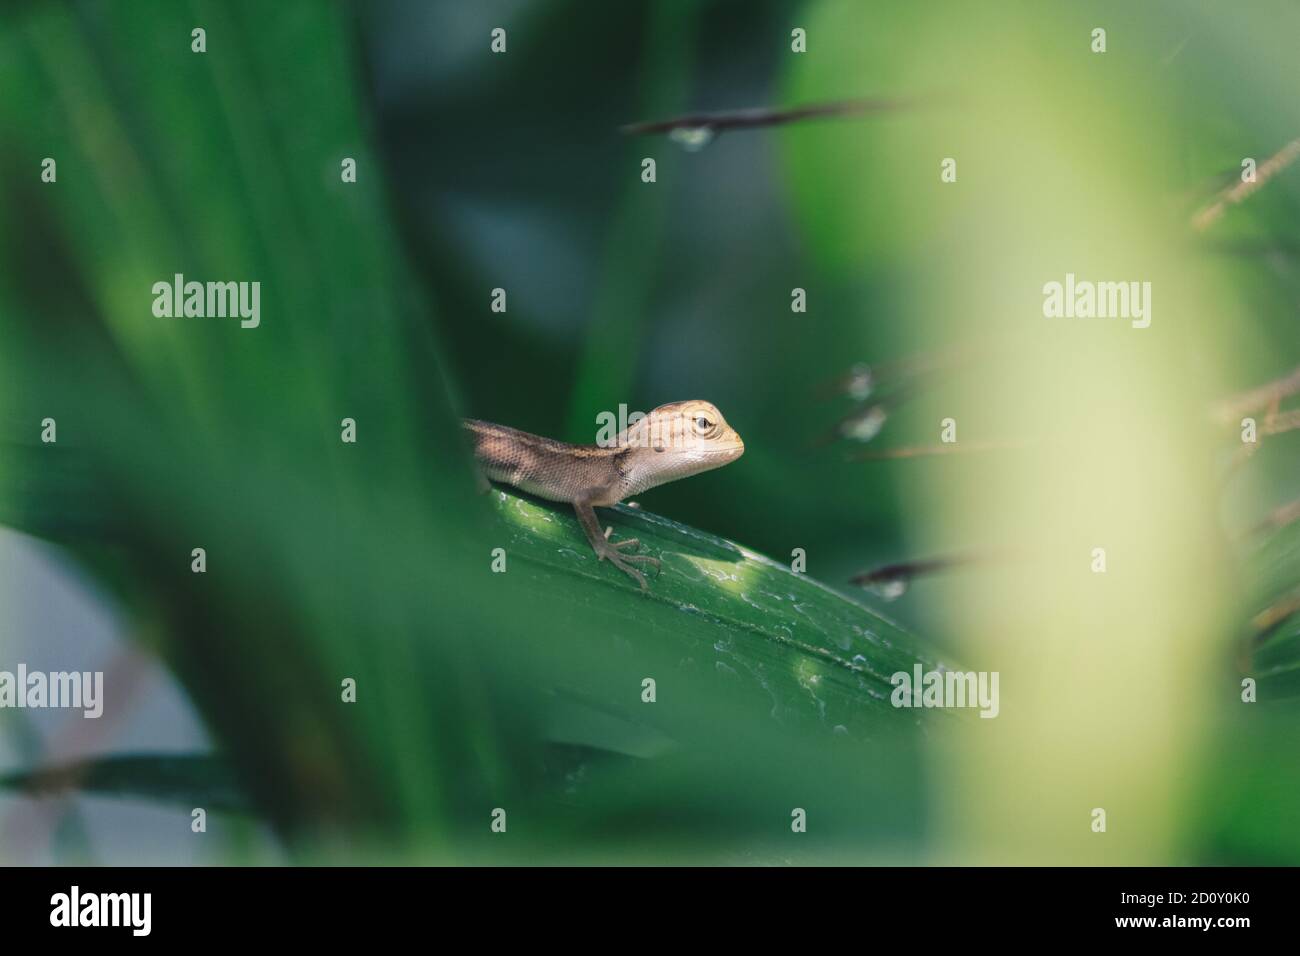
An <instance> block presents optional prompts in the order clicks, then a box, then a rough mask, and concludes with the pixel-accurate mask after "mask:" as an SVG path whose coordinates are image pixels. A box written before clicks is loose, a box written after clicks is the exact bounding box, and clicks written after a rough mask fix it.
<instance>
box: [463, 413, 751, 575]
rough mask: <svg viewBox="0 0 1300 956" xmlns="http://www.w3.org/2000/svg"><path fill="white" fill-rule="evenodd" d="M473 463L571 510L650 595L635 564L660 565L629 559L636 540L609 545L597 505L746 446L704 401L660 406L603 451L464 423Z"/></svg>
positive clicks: (720, 460)
mask: <svg viewBox="0 0 1300 956" xmlns="http://www.w3.org/2000/svg"><path fill="white" fill-rule="evenodd" d="M464 424H465V429H466V430H467V431H468V432H469V433H470V435H471V437H472V439H473V443H474V457H475V459H476V460H477V461H478V463H479V465H480V467H482V469H483V471H484V473H485V474H486V475H487V477H488V478H489V479H491V480H492V481H496V482H500V483H502V484H507V485H511V486H513V487H515V488H518V489H520V490H521V491H526V492H528V493H529V494H532V495H536V496H537V497H539V498H545V499H547V500H548V501H562V502H567V503H568V504H571V505H573V510H574V511H575V512H576V513H577V515H578V522H579V524H581V525H582V529H583V531H584V532H585V533H586V535H587V540H588V541H590V542H591V546H592V548H593V549H594V550H595V552H596V557H597V559H598V560H601V561H604V560H608V561H609V562H610V564H612V565H614V566H615V567H616V568H618V569H619V570H620V571H623V572H624V573H626V574H628V575H629V576H630V577H632V579H633V580H635V581H636V582H637V583H638V584H639V585H641V589H642V590H646V581H645V577H644V576H643V575H642V574H641V572H640V571H638V570H637V569H636V568H634V567H632V565H631V563H632V562H639V563H644V564H653V565H654V566H655V567H658V566H659V561H658V559H656V558H652V557H649V556H646V555H636V554H624V553H623V549H627V548H635V547H636V546H637V544H638V542H637V539H635V538H630V539H628V540H626V541H617V542H615V541H611V540H609V535H610V532H611V531H612V530H613V529H612V528H611V529H608V530H606V531H605V532H604V533H603V534H602V533H601V530H600V522H599V521H598V520H597V518H596V512H595V510H594V508H595V507H596V506H605V507H608V506H610V505H616V504H618V503H619V502H620V501H623V500H624V499H626V498H629V497H631V496H632V495H637V494H640V493H641V492H643V491H647V490H649V489H650V488H655V487H657V486H659V485H662V484H666V483H667V482H670V481H676V480H677V479H679V478H686V477H689V476H690V475H697V474H699V473H700V472H703V471H710V470H712V469H714V468H721V467H722V466H723V465H725V464H727V463H729V462H732V461H735V460H736V459H737V458H739V457H740V456H741V455H742V454H743V453H744V451H745V443H744V442H743V441H741V439H740V436H739V435H737V434H736V432H735V430H734V429H733V428H731V426H729V425H728V424H727V423H726V421H725V420H724V419H723V417H722V413H721V412H719V411H718V410H717V408H715V407H714V406H713V405H711V404H709V403H708V402H703V401H688V402H673V403H672V404H669V405H661V406H659V407H658V408H656V409H655V410H654V411H652V412H651V413H650V414H648V415H646V416H645V417H644V418H641V419H640V420H638V421H637V422H635V423H633V424H631V425H629V426H628V427H627V428H626V429H625V430H624V431H622V432H620V433H619V434H618V436H617V437H616V438H615V440H614V441H613V442H611V443H610V444H609V445H608V446H605V445H571V444H569V443H567V442H562V441H555V440H554V439H551V438H543V437H541V436H540V435H532V434H529V433H528V432H524V431H519V430H518V429H515V428H507V427H506V426H504V425H494V424H492V423H490V422H482V421H478V420H476V419H472V418H470V419H466V420H465V423H464Z"/></svg>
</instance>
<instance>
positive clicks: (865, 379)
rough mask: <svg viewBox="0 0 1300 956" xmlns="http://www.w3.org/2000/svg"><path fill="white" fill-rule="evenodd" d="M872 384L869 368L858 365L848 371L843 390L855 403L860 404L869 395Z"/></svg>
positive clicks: (868, 366)
mask: <svg viewBox="0 0 1300 956" xmlns="http://www.w3.org/2000/svg"><path fill="white" fill-rule="evenodd" d="M872 384H873V382H872V375H871V366H870V365H863V364H861V363H859V364H857V365H855V366H853V368H851V369H849V377H848V381H847V382H846V383H845V387H844V390H845V391H846V392H848V393H849V397H850V398H852V399H853V400H854V401H855V402H862V401H865V400H866V399H867V396H869V395H870V394H871V388H872Z"/></svg>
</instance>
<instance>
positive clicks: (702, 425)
mask: <svg viewBox="0 0 1300 956" xmlns="http://www.w3.org/2000/svg"><path fill="white" fill-rule="evenodd" d="M712 427H713V422H711V421H709V420H708V419H707V418H705V417H704V416H703V415H701V416H700V417H699V418H697V419H695V430H696V431H700V432H707V431H708V430H709V429H710V428H712Z"/></svg>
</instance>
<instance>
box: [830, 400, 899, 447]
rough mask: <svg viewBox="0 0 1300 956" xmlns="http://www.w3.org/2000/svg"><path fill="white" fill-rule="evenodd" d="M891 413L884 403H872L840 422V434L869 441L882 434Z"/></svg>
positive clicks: (855, 439) (861, 440) (854, 439)
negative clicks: (886, 409) (887, 410)
mask: <svg viewBox="0 0 1300 956" xmlns="http://www.w3.org/2000/svg"><path fill="white" fill-rule="evenodd" d="M888 417H889V415H888V414H887V413H886V412H885V407H884V406H883V405H872V406H870V407H869V408H865V409H863V410H862V411H860V412H858V413H857V414H856V415H854V416H853V417H852V418H848V419H845V421H844V422H843V423H841V424H840V434H841V435H843V436H844V437H845V438H850V439H852V440H853V441H860V442H869V441H871V439H873V438H875V437H876V436H877V435H879V434H880V430H881V429H882V428H884V427H885V419H886V418H888Z"/></svg>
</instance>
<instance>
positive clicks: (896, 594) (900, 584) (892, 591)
mask: <svg viewBox="0 0 1300 956" xmlns="http://www.w3.org/2000/svg"><path fill="white" fill-rule="evenodd" d="M864 587H865V588H866V589H867V590H868V591H870V592H871V593H872V594H874V595H876V596H877V597H879V598H883V599H884V600H886V601H897V600H898V599H899V598H901V597H902V596H903V595H904V594H906V593H907V582H906V581H905V580H903V579H902V578H892V579H890V580H887V581H872V582H871V583H870V584H867V585H864Z"/></svg>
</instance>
